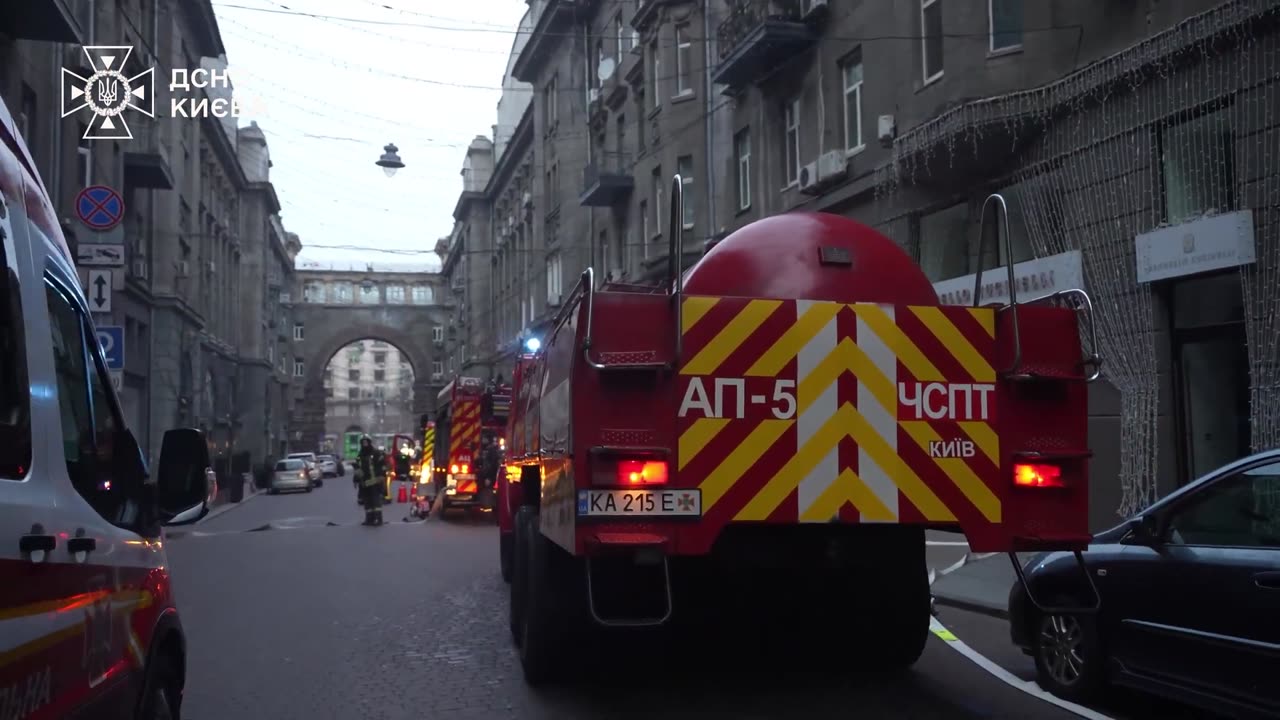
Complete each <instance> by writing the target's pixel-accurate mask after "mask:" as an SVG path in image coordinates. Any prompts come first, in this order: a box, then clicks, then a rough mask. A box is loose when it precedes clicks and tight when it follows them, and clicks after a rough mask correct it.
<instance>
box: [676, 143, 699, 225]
mask: <svg viewBox="0 0 1280 720" xmlns="http://www.w3.org/2000/svg"><path fill="white" fill-rule="evenodd" d="M676 172H678V173H680V186H681V188H682V189H683V190H684V192H683V193H681V194H682V195H684V207H683V208H682V209H683V211H684V215H683V217H682V218H681V221H682V222H683V224H684V228H685V229H686V230H688V229H689V228H691V227H693V218H694V216H695V214H696V210H697V207H696V205H697V203H696V202H695V200H694V195H693V156H692V155H681V156H680V157H679V158H678V159H677V160H676Z"/></svg>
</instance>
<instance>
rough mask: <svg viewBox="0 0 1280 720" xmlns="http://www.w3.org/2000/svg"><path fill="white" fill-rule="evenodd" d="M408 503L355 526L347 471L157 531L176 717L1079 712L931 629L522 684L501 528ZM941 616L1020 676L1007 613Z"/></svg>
mask: <svg viewBox="0 0 1280 720" xmlns="http://www.w3.org/2000/svg"><path fill="white" fill-rule="evenodd" d="M406 507H407V506H405V505H396V504H392V505H388V506H387V507H386V509H385V512H384V514H385V517H386V519H387V521H388V522H387V525H385V526H383V527H381V528H369V527H363V526H360V525H359V522H360V520H361V519H362V515H361V511H360V508H359V507H358V506H357V505H356V503H355V501H354V491H353V489H352V487H351V483H350V480H349V479H348V478H337V479H331V480H329V481H328V482H327V483H326V484H325V486H324V487H323V488H320V489H317V490H316V491H314V492H312V493H307V494H291V495H280V496H258V497H254V498H252V499H250V500H248V501H247V502H245V503H244V504H243V505H241V506H237V507H235V508H234V509H231V510H229V511H227V512H225V513H222V514H219V515H218V516H217V517H213V518H210V519H207V520H206V521H204V522H202V523H201V524H199V525H196V526H194V527H193V528H182V529H175V531H174V532H172V533H171V534H170V541H169V543H168V545H169V553H170V561H171V563H172V570H173V575H174V583H175V591H176V593H177V597H178V602H179V604H180V608H181V613H182V621H183V624H184V626H185V628H186V632H187V636H188V645H189V647H188V673H187V677H188V683H187V693H186V700H185V703H184V708H183V709H184V712H183V716H184V717H186V718H189V719H191V720H230V719H232V718H235V719H236V720H257V719H263V720H291V719H292V718H299V719H303V718H305V719H307V720H313V719H319V718H362V719H364V718H367V719H368V720H380V719H384V718H385V719H388V720H390V719H399V718H420V717H449V718H485V719H488V718H531V719H535V718H548V719H552V718H554V719H555V720H571V719H575V718H649V717H657V716H661V717H664V718H686V717H687V718H714V717H726V718H729V717H732V718H777V717H803V718H806V719H808V718H828V717H830V718H836V717H839V718H847V717H850V716H851V714H856V715H857V716H859V717H872V718H878V717H884V718H895V719H896V718H903V719H908V718H920V719H921V720H926V719H931V718H939V719H941V718H946V719H947V720H963V719H965V718H1011V719H1014V718H1016V719H1017V720H1033V719H1037V718H1071V717H1077V716H1076V715H1074V714H1072V713H1070V712H1068V711H1066V710H1063V709H1061V708H1057V707H1054V706H1053V705H1050V704H1049V703H1046V702H1044V701H1043V700H1040V699H1038V698H1036V697H1033V696H1032V695H1029V694H1026V693H1024V692H1022V691H1021V690H1018V689H1016V688H1014V687H1011V686H1010V685H1009V684H1006V683H1004V682H1002V681H1000V680H997V679H996V678H995V677H993V676H992V675H991V674H989V673H988V672H987V671H986V670H984V669H982V668H981V667H979V665H977V664H975V663H974V662H973V661H971V660H970V659H968V658H966V657H965V656H963V655H962V654H961V653H959V652H957V651H956V650H955V649H954V647H953V646H952V645H950V644H949V643H947V642H944V641H943V640H941V639H939V638H938V637H931V638H930V640H929V646H928V648H927V649H926V651H925V654H924V656H923V657H922V658H921V660H920V661H919V662H918V663H917V664H916V666H915V667H914V668H913V670H912V671H911V672H909V673H907V674H906V675H903V676H899V677H893V678H887V677H880V676H865V677H859V676H852V677H851V676H848V675H839V674H835V673H832V672H827V671H823V670H821V669H819V670H815V669H813V668H800V667H797V668H795V669H788V664H787V663H782V664H780V663H778V662H777V658H776V657H767V656H766V657H758V658H741V657H720V658H713V659H711V660H709V661H705V662H700V663H699V664H698V665H697V666H696V667H688V666H687V665H688V663H685V664H684V666H682V665H681V662H680V659H679V658H676V657H674V656H672V655H664V654H661V653H659V654H656V655H653V656H647V657H644V658H641V659H640V662H639V665H638V666H637V665H636V664H635V663H631V664H628V665H627V666H626V667H627V668H628V669H626V670H621V669H620V670H619V671H618V674H617V676H616V677H608V676H609V673H605V674H604V675H605V676H606V677H605V679H596V680H593V681H592V682H590V683H586V684H579V685H571V686H568V687H562V688H557V689H555V690H546V691H534V690H531V689H529V688H527V687H526V686H525V685H524V682H523V680H522V678H521V675H520V669H519V664H518V662H517V660H516V657H515V654H514V652H513V649H512V646H511V642H510V637H509V634H508V631H507V627H506V612H507V586H506V585H505V584H504V583H503V582H502V579H501V577H500V576H499V574H498V567H497V565H498V563H497V539H496V530H495V528H494V527H493V526H492V525H486V524H482V523H478V522H472V521H466V520H461V519H454V518H449V519H446V520H440V519H437V518H432V519H430V520H428V521H426V522H414V523H405V522H401V518H402V517H404V516H405V515H406V514H407V513H406V512H405V508H406ZM931 538H933V536H931ZM955 539H957V538H956V537H954V536H942V537H941V538H940V539H937V541H938V542H950V541H954V540H955ZM963 552H964V548H963V547H958V548H957V546H954V545H934V546H931V547H930V561H931V564H934V565H935V566H939V565H942V564H943V563H947V564H950V563H952V562H954V561H955V560H957V559H959V557H961V556H962V555H963ZM943 567H945V566H943ZM941 613H942V615H941V620H942V622H944V623H946V624H947V625H948V627H949V628H951V629H952V630H953V631H954V633H955V634H956V635H957V636H959V637H960V638H961V639H962V640H964V641H965V642H966V643H967V644H969V645H970V646H971V647H973V648H975V649H978V650H979V651H980V652H982V653H984V654H987V656H988V657H990V658H991V659H992V660H995V661H996V662H997V663H999V664H1001V665H1007V666H1008V669H1009V670H1010V671H1011V672H1015V674H1020V675H1022V676H1026V672H1027V668H1029V666H1030V665H1029V660H1028V659H1027V658H1025V657H1023V656H1022V655H1021V654H1020V653H1017V651H1016V650H1013V649H1012V648H1011V647H1009V643H1008V633H1007V630H1006V629H1005V626H1004V623H1003V622H1001V621H999V620H996V619H993V618H986V617H982V616H976V615H971V614H969V613H963V612H961V611H956V610H951V609H949V608H944V609H942V610H941ZM764 621H767V618H765V619H764ZM632 659H633V660H634V658H632ZM619 667H620V668H621V667H622V666H619ZM637 667H638V668H639V669H638V670H637V669H636V668H637Z"/></svg>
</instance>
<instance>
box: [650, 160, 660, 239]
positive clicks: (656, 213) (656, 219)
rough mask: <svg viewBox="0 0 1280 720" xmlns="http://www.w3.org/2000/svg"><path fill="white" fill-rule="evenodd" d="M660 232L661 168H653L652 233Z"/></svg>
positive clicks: (657, 234) (655, 235)
mask: <svg viewBox="0 0 1280 720" xmlns="http://www.w3.org/2000/svg"><path fill="white" fill-rule="evenodd" d="M661 234H662V168H661V167H656V168H654V169H653V235H652V236H651V237H657V236H659V235H661Z"/></svg>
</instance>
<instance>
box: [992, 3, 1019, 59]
mask: <svg viewBox="0 0 1280 720" xmlns="http://www.w3.org/2000/svg"><path fill="white" fill-rule="evenodd" d="M1023 2H1025V0H987V16H988V19H989V20H990V21H991V52H999V51H1001V50H1014V49H1016V48H1020V47H1022V3H1023Z"/></svg>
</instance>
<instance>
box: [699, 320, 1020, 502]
mask: <svg viewBox="0 0 1280 720" xmlns="http://www.w3.org/2000/svg"><path fill="white" fill-rule="evenodd" d="M683 302H684V305H683V328H682V329H681V330H682V334H683V341H684V350H683V365H682V367H681V370H680V375H681V378H680V383H679V392H680V398H681V406H680V417H679V421H678V431H679V434H680V439H679V448H678V452H677V468H678V477H679V478H680V481H681V484H686V483H687V484H690V485H693V484H696V485H697V486H698V487H700V488H701V490H702V507H703V513H704V515H705V516H706V517H707V518H708V519H710V520H713V521H715V520H718V521H721V522H731V521H768V522H775V523H787V522H790V523H794V522H830V521H832V520H840V521H844V522H881V523H926V522H942V523H950V522H957V521H968V522H985V523H999V522H1000V518H1001V515H1000V513H1001V502H1000V498H1001V496H1002V492H1001V490H1000V488H1001V487H1002V486H1001V485H1000V479H999V467H1000V452H999V442H998V437H997V435H996V432H995V431H994V430H993V428H992V423H993V422H994V420H995V392H994V383H995V379H996V373H995V370H994V368H993V357H994V352H995V312H994V310H992V309H988V308H965V307H926V306H895V305H877V304H863V303H858V304H852V305H850V304H844V303H834V302H820V301H807V300H767V299H748V298H730V297H723V298H722V297H707V296H690V297H686V298H685V299H684V301H683Z"/></svg>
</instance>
